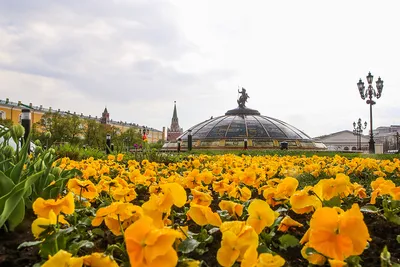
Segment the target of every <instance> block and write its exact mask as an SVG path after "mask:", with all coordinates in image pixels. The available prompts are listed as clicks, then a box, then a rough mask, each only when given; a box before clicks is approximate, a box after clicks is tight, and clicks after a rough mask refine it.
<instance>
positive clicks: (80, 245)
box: [69, 240, 94, 255]
mask: <svg viewBox="0 0 400 267" xmlns="http://www.w3.org/2000/svg"><path fill="white" fill-rule="evenodd" d="M93 247H94V243H93V242H91V241H88V240H82V241H79V242H78V243H74V244H71V245H70V246H69V252H71V253H72V255H76V254H78V251H79V250H80V249H81V248H93Z"/></svg>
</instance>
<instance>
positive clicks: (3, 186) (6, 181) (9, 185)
mask: <svg viewBox="0 0 400 267" xmlns="http://www.w3.org/2000/svg"><path fill="white" fill-rule="evenodd" d="M14 186H15V184H14V182H13V181H12V180H11V179H10V178H9V177H7V175H5V174H4V173H3V172H2V171H0V198H1V197H2V196H5V195H6V194H8V193H9V192H10V191H11V190H12V189H13V187H14ZM1 209H2V208H1V205H0V210H1Z"/></svg>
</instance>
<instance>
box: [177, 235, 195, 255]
mask: <svg viewBox="0 0 400 267" xmlns="http://www.w3.org/2000/svg"><path fill="white" fill-rule="evenodd" d="M200 244H201V243H200V242H199V241H197V240H196V239H194V238H187V239H185V240H183V241H182V243H180V244H179V246H178V251H179V252H182V253H183V254H187V253H190V252H192V251H193V250H195V249H196V248H197V247H198V246H199V245H200Z"/></svg>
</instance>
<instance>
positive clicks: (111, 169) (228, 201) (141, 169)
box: [32, 154, 400, 267]
mask: <svg viewBox="0 0 400 267" xmlns="http://www.w3.org/2000/svg"><path fill="white" fill-rule="evenodd" d="M55 164H56V165H58V166H59V167H60V168H62V169H65V170H70V169H78V170H80V171H81V173H82V174H81V175H79V176H77V177H74V178H73V179H70V180H69V181H68V183H67V184H66V189H67V191H68V194H67V195H66V196H65V197H64V198H59V199H56V200H52V199H50V200H43V199H38V200H36V202H35V203H34V205H33V207H34V211H35V213H36V214H37V215H38V216H39V217H38V219H37V220H39V221H35V222H34V223H33V224H32V231H33V233H34V234H35V236H36V237H39V235H40V233H41V232H42V231H43V230H44V229H43V227H42V226H43V225H52V224H56V223H59V222H61V223H68V221H66V220H65V218H64V216H65V215H68V214H72V213H73V212H74V205H73V203H74V200H75V201H76V202H79V203H86V204H85V205H86V206H90V205H91V206H93V207H95V208H96V213H95V216H93V217H92V218H91V225H92V227H103V222H104V225H105V227H106V228H107V229H108V230H109V231H110V232H111V233H112V234H114V235H115V236H123V238H124V241H125V243H126V251H127V253H128V255H129V261H130V264H131V266H143V267H146V266H176V264H177V262H178V256H179V254H178V252H177V244H178V243H179V242H182V241H183V240H185V239H186V238H187V230H186V231H185V230H183V229H187V227H188V225H193V224H195V225H197V226H199V227H204V226H206V225H211V226H213V227H216V228H218V229H219V231H220V233H221V236H222V237H221V241H220V248H219V249H218V251H217V252H216V258H217V260H218V263H219V264H220V265H221V266H232V265H234V264H235V263H237V262H238V263H240V264H241V266H243V267H254V266H276V267H280V266H283V265H284V264H285V260H284V258H283V257H281V256H280V255H279V253H273V254H271V253H258V252H257V248H258V246H259V245H260V240H259V236H260V235H262V234H263V233H268V232H269V231H270V230H271V227H277V231H280V232H290V231H291V230H292V229H293V228H296V227H298V228H305V225H306V224H304V222H303V223H300V222H298V221H296V220H294V219H293V218H291V217H290V216H289V215H288V210H290V212H292V214H294V215H296V216H300V217H301V216H304V215H303V214H307V213H313V214H312V217H311V219H310V221H309V222H307V224H308V223H309V228H308V230H307V231H306V233H305V234H304V236H303V238H302V240H301V241H300V243H301V244H303V248H302V255H303V257H304V258H306V259H307V260H308V261H309V262H310V263H311V264H316V265H323V264H324V263H325V262H328V263H329V264H331V265H332V266H339V265H338V264H342V263H343V264H345V260H346V259H347V258H348V257H350V256H352V255H360V254H362V252H363V251H364V249H365V248H366V247H367V242H368V241H370V240H371V239H370V236H369V233H368V229H367V227H366V225H365V223H364V220H363V215H362V213H361V211H360V208H359V206H358V205H357V204H354V205H353V206H352V207H351V208H350V209H347V210H346V209H342V208H341V207H340V203H341V202H343V201H344V200H345V199H347V198H349V197H352V198H356V199H368V198H370V203H372V204H374V203H375V202H376V198H378V197H380V196H384V195H387V196H390V197H391V198H392V199H394V200H400V187H399V186H397V187H396V185H395V183H394V182H393V181H391V180H390V177H399V176H400V160H398V159H394V160H392V161H388V160H384V161H378V160H375V159H370V158H365V159H364V158H354V159H347V158H344V157H340V156H335V157H318V156H313V157H305V156H253V157H251V156H241V157H240V156H235V155H231V154H226V155H218V156H207V155H199V156H195V157H194V156H193V157H189V158H188V159H186V160H183V161H181V162H177V163H171V164H169V165H166V164H163V163H155V162H149V161H147V160H143V161H142V162H137V161H134V160H128V161H126V160H125V162H124V155H122V154H121V155H118V156H117V157H115V156H109V157H108V158H107V160H94V159H93V158H89V159H86V160H82V161H79V162H78V161H72V160H70V159H68V158H63V159H60V160H59V161H58V162H56V163H55ZM365 173H369V174H370V175H371V176H374V177H376V180H374V181H373V182H372V183H371V191H372V193H371V194H370V195H369V194H368V193H367V192H369V191H368V190H367V189H368V188H365V187H364V186H365V185H364V186H363V185H361V184H358V183H356V182H354V181H352V178H351V177H356V176H361V175H365ZM306 178H307V179H310V178H311V179H312V181H313V182H312V183H310V182H309V180H308V182H306V183H305V182H304V181H303V179H306ZM333 199H337V200H338V203H339V204H338V206H337V207H327V206H325V204H326V203H327V202H329V201H331V200H333ZM281 208H282V209H281ZM177 210H181V211H182V210H185V213H186V217H185V218H184V219H182V218H181V219H180V220H181V221H176V220H175V214H176V211H177ZM223 211H225V212H226V213H227V214H228V215H229V217H222V216H221V212H223ZM310 216H311V215H310ZM57 217H58V219H55V218H57ZM39 225H40V226H41V227H39ZM177 225H179V227H177ZM274 225H275V226H274ZM185 227H186V228H185ZM354 229H357V231H354ZM305 230H306V229H304V231H305ZM310 251H311V252H310ZM59 253H60V255H63V256H60V255H58V253H57V254H56V255H54V256H53V257H51V258H50V260H55V258H57V257H62V258H63V260H65V261H64V262H69V263H68V264H70V266H81V265H82V262H84V264H85V265H89V263H88V264H86V262H88V258H86V260H85V258H82V259H83V260H82V261H81V260H79V261H78V259H75V258H74V257H71V255H68V254H69V253H68V252H65V251H64V252H59ZM85 257H88V256H85ZM91 257H93V261H94V260H95V259H97V258H96V257H97V256H93V255H92V256H91ZM50 260H49V261H50ZM107 260H110V259H109V258H107ZM72 261H74V262H75V261H76V262H77V263H76V264H77V265H73V263H72ZM74 264H75V263H74ZM79 264H81V265H79ZM113 264H116V263H115V262H114V263H113ZM60 266H61V265H60ZM107 266H108V265H107ZM110 266H111V265H110Z"/></svg>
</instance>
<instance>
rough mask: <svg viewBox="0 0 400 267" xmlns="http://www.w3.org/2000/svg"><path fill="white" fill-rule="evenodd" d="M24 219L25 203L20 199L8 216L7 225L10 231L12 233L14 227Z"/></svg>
mask: <svg viewBox="0 0 400 267" xmlns="http://www.w3.org/2000/svg"><path fill="white" fill-rule="evenodd" d="M24 218H25V201H24V199H23V198H22V199H21V200H20V201H19V202H18V204H17V206H16V207H15V208H14V210H13V211H12V212H11V214H10V216H8V219H7V221H8V225H9V228H10V231H14V229H15V227H17V226H18V225H19V224H20V223H22V221H23V220H24Z"/></svg>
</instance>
